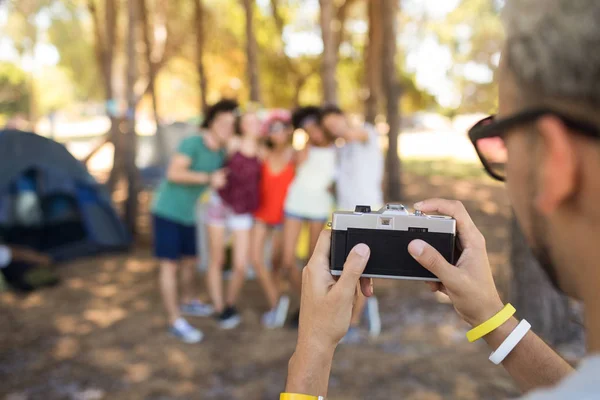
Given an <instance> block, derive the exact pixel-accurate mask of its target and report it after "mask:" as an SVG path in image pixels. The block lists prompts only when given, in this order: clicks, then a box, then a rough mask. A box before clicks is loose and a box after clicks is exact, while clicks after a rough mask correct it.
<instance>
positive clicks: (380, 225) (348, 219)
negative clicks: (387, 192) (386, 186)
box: [331, 204, 456, 235]
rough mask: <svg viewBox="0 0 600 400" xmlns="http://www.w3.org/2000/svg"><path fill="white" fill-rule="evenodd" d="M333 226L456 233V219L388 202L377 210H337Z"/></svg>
mask: <svg viewBox="0 0 600 400" xmlns="http://www.w3.org/2000/svg"><path fill="white" fill-rule="evenodd" d="M331 228H332V229H334V230H340V231H345V230H348V228H354V229H378V230H393V231H408V230H409V228H410V229H415V228H420V229H426V230H427V232H437V233H449V234H452V235H455V234H456V220H455V219H454V218H451V217H446V216H441V215H426V214H423V213H415V214H411V213H409V211H408V210H407V209H406V207H404V206H403V205H401V204H387V205H385V206H384V207H383V208H381V209H380V210H378V211H375V212H352V211H336V212H334V213H333V220H332V223H331Z"/></svg>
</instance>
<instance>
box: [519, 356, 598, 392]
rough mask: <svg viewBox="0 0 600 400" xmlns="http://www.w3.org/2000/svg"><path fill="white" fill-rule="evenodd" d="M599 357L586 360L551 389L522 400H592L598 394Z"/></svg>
mask: <svg viewBox="0 0 600 400" xmlns="http://www.w3.org/2000/svg"><path fill="white" fill-rule="evenodd" d="M598 371H600V355H595V356H592V357H588V358H586V359H585V360H584V361H583V362H582V363H581V365H580V367H579V368H578V370H577V371H576V372H574V373H573V374H572V375H570V376H569V377H567V378H566V379H565V380H563V381H562V382H561V383H560V384H559V385H557V386H556V387H554V388H551V389H544V390H539V391H535V392H532V393H531V394H529V395H527V396H525V397H524V398H523V399H522V400H559V399H560V400H562V399H570V400H592V399H594V400H595V399H598V398H599V393H600V379H598Z"/></svg>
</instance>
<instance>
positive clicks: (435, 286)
mask: <svg viewBox="0 0 600 400" xmlns="http://www.w3.org/2000/svg"><path fill="white" fill-rule="evenodd" d="M425 283H426V284H427V286H429V290H431V291H432V292H437V291H438V290H440V289H441V287H442V285H441V284H440V283H439V282H429V281H428V282H425Z"/></svg>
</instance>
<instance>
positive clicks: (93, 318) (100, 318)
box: [83, 308, 127, 328]
mask: <svg viewBox="0 0 600 400" xmlns="http://www.w3.org/2000/svg"><path fill="white" fill-rule="evenodd" d="M126 316H127V312H125V310H123V309H122V308H109V309H104V310H87V311H85V312H84V313H83V317H84V318H85V319H86V320H87V321H90V322H93V323H94V324H96V325H98V326H99V327H100V328H107V327H109V326H111V325H113V324H115V323H116V322H118V321H121V320H122V319H124V318H125V317H126Z"/></svg>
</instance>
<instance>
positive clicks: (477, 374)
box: [0, 0, 582, 400]
mask: <svg viewBox="0 0 600 400" xmlns="http://www.w3.org/2000/svg"><path fill="white" fill-rule="evenodd" d="M502 6H503V1H502V0H445V1H442V0H304V1H301V0H239V1H238V0H169V1H167V0H88V1H83V0H81V1H79V0H67V1H65V0H4V1H0V126H6V127H7V128H17V129H20V130H24V131H31V132H35V133H37V134H38V135H41V136H45V137H48V138H50V139H52V140H54V141H56V142H59V143H61V144H64V146H65V147H66V148H67V150H68V151H69V152H70V153H71V154H72V155H73V156H74V157H75V158H76V159H77V160H79V161H81V162H82V163H83V164H84V165H85V166H86V167H87V169H88V171H89V173H90V174H91V176H93V178H94V179H96V180H97V181H98V182H100V184H102V185H103V190H104V191H105V192H106V193H108V195H109V196H110V199H111V200H112V203H114V205H115V212H116V214H117V215H118V218H120V219H121V220H122V221H123V223H124V226H125V227H126V229H127V232H128V233H131V236H132V238H133V242H132V245H131V246H129V247H128V250H127V252H119V253H117V254H109V255H103V256H98V257H94V258H90V257H77V258H76V259H74V260H69V261H68V262H64V263H62V265H61V266H60V268H59V269H57V274H58V276H59V278H60V284H58V285H57V286H55V287H52V288H49V289H44V290H39V291H35V292H32V293H29V294H20V293H16V292H13V291H10V290H8V288H7V287H6V285H5V284H2V286H0V287H1V288H2V289H0V290H2V292H1V293H0V396H4V398H6V399H11V400H16V399H42V398H43V399H105V398H106V399H108V398H110V399H273V398H277V396H278V393H279V392H280V391H281V390H282V388H283V385H284V382H285V373H286V367H287V361H288V359H289V356H290V355H291V352H292V351H293V348H294V345H295V335H296V333H295V331H294V330H288V329H284V330H277V331H266V330H263V329H262V328H261V326H260V323H259V315H260V313H259V310H261V309H264V308H265V304H263V303H264V300H263V296H262V294H261V293H260V289H259V287H258V285H257V283H256V282H253V281H251V282H250V283H249V284H247V285H246V287H245V288H244V294H243V298H244V299H247V301H244V303H245V307H243V308H242V310H241V311H242V314H243V315H244V321H245V322H244V324H243V325H242V327H241V328H240V329H238V330H235V331H232V332H222V331H218V330H217V329H216V327H215V326H214V323H212V322H211V321H200V322H199V323H198V326H200V327H202V329H203V330H204V331H205V332H206V334H207V339H206V340H205V341H204V342H203V343H202V344H200V345H197V346H189V345H184V344H180V343H178V342H175V341H174V340H170V339H169V338H168V337H165V335H164V334H163V332H162V330H163V328H164V324H165V320H164V318H163V317H162V313H161V310H162V308H161V307H162V306H161V304H160V299H159V293H158V288H157V284H156V272H157V265H156V263H155V261H154V260H153V259H152V258H151V254H150V250H149V246H148V245H149V243H150V240H151V238H150V233H149V231H150V229H149V218H148V207H149V206H148V204H149V201H150V198H151V193H152V190H153V188H154V187H155V186H156V183H157V181H158V180H159V179H160V177H161V176H162V172H163V171H164V166H165V165H166V163H167V162H168V159H169V157H170V155H171V154H172V153H173V151H174V149H175V148H176V146H177V144H178V142H179V141H180V140H181V139H182V138H183V137H184V136H185V135H186V134H188V133H189V132H190V127H193V126H195V125H197V124H198V123H199V122H200V121H202V118H203V112H204V110H205V109H206V107H207V104H211V103H214V102H215V101H217V100H219V99H221V98H224V97H227V98H235V99H238V101H240V102H241V103H242V104H248V103H257V104H260V105H261V107H262V109H263V111H264V112H267V111H268V110H270V109H274V108H287V109H291V108H293V107H295V106H298V105H306V104H323V103H336V104H339V105H340V106H341V107H342V108H343V109H344V110H345V111H347V112H348V113H349V114H351V116H352V118H353V119H355V120H356V121H367V122H371V123H374V124H376V126H377V128H378V130H379V132H380V134H381V143H382V148H383V151H385V152H386V157H387V160H388V162H387V163H386V166H387V171H386V180H385V187H386V197H387V200H389V201H399V202H402V203H404V204H407V205H410V204H412V203H413V202H414V201H417V200H421V199H423V198H427V197H432V196H436V197H437V196H443V197H448V198H456V199H459V200H462V201H463V202H465V204H466V206H467V208H468V210H469V211H470V212H471V214H472V216H473V219H474V220H475V222H476V224H477V225H478V226H479V228H480V229H481V230H482V232H483V233H484V235H485V236H486V238H487V243H488V249H489V252H490V261H491V263H492V267H493V269H494V274H495V276H496V278H497V282H498V286H499V289H500V291H501V292H502V294H503V296H504V298H505V299H507V300H508V299H510V300H511V301H512V302H513V304H515V306H516V308H517V309H518V310H519V311H520V313H521V315H520V316H521V317H526V318H527V319H528V320H529V321H531V322H532V324H533V326H534V327H535V329H536V331H537V332H538V333H540V334H541V335H542V336H543V337H544V338H545V339H546V340H548V341H549V342H550V343H552V344H553V345H556V346H558V348H559V350H561V351H562V353H563V354H564V355H565V356H566V357H568V359H569V360H571V361H573V362H576V361H577V360H578V358H579V357H580V356H581V354H582V333H581V324H580V322H579V321H580V311H579V310H578V305H577V304H572V303H571V302H570V301H569V300H567V299H566V298H564V297H562V296H561V295H559V294H558V293H556V292H555V291H554V289H553V288H552V287H551V286H550V285H549V284H548V283H547V282H546V281H545V280H544V277H543V276H542V274H541V273H540V270H539V267H538V266H537V264H536V263H535V261H534V260H533V259H532V257H531V255H530V254H529V251H528V250H527V248H526V247H525V244H524V240H523V239H522V236H521V235H520V233H519V231H518V228H517V227H516V225H515V223H514V221H513V218H512V212H511V210H510V208H509V205H508V200H507V198H506V195H505V192H504V188H503V187H502V186H501V185H499V184H497V183H494V182H493V181H492V180H491V179H489V178H488V177H487V176H486V175H485V173H484V172H483V170H482V168H481V166H480V164H479V161H478V159H477V155H476V154H475V152H474V150H473V148H472V146H471V144H470V142H469V140H468V138H467V136H466V131H467V129H468V128H469V127H470V126H471V125H473V124H474V123H475V122H476V121H478V120H479V119H481V118H482V117H484V116H486V115H487V114H490V113H494V112H495V111H496V108H497V87H496V84H495V82H494V70H495V68H496V67H497V65H498V62H499V59H500V51H501V46H502V40H503V31H502V25H501V19H500V15H501V11H502ZM0 138H1V136H0ZM305 140H306V139H305V137H304V133H303V132H301V131H297V132H296V133H295V138H294V146H295V147H296V148H298V149H300V148H302V147H303V145H304V143H305ZM0 174H1V173H0ZM300 253H301V251H300ZM301 255H302V254H301ZM304 256H306V254H304ZM376 292H377V294H378V295H379V296H380V304H381V311H382V318H383V331H382V334H381V335H380V336H379V337H378V338H376V339H371V340H366V341H365V342H364V343H361V344H360V345H356V346H350V345H348V346H342V347H340V349H339V350H338V354H337V355H336V358H335V361H334V367H333V371H332V378H331V386H330V388H331V389H330V398H331V399H388V398H402V399H412V400H419V399H420V400H426V399H465V400H468V399H484V398H485V399H500V398H506V397H510V396H514V395H516V394H517V392H516V389H515V387H514V386H513V384H512V382H511V381H510V379H509V377H508V375H507V374H506V373H505V372H504V371H503V370H502V369H501V368H498V367H495V366H493V365H492V364H491V363H489V362H488V360H487V357H488V355H489V354H488V352H489V350H488V349H487V348H486V347H485V346H484V345H482V344H468V343H466V341H465V340H464V333H465V332H466V330H467V327H466V325H465V324H464V323H462V322H461V321H460V320H459V318H458V317H457V316H456V315H455V314H454V311H453V309H452V307H451V305H449V304H447V302H446V301H445V299H444V296H438V295H436V294H432V293H429V291H428V290H427V288H426V287H425V285H422V284H418V283H411V282H408V283H407V282H390V281H386V282H378V283H377V285H376ZM565 321H568V322H565Z"/></svg>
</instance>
